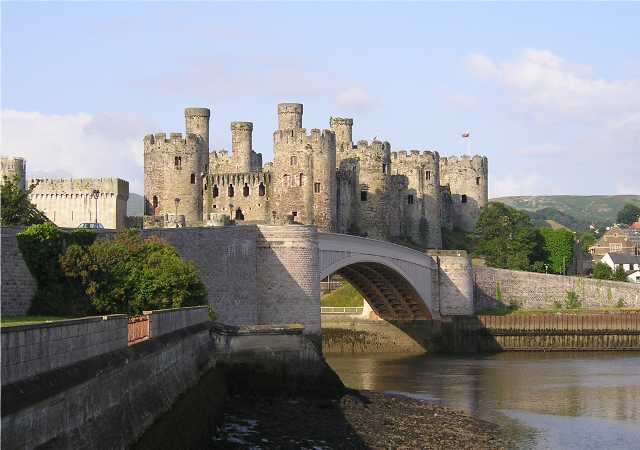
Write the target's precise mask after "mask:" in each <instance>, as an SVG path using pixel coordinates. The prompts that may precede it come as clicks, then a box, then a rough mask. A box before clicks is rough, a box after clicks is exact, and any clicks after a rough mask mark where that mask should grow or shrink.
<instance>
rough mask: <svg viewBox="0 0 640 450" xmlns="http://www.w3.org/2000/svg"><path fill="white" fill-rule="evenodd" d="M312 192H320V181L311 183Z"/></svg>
mask: <svg viewBox="0 0 640 450" xmlns="http://www.w3.org/2000/svg"><path fill="white" fill-rule="evenodd" d="M313 192H315V193H316V194H317V193H319V192H320V183H313Z"/></svg>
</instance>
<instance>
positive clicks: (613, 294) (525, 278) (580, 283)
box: [475, 267, 640, 310]
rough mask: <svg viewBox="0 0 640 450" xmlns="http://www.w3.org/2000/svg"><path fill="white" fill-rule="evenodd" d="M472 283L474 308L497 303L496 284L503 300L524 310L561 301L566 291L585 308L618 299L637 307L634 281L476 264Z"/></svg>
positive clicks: (639, 293)
mask: <svg viewBox="0 0 640 450" xmlns="http://www.w3.org/2000/svg"><path fill="white" fill-rule="evenodd" d="M475 286H476V292H475V294H476V295H475V298H476V310H480V309H483V308H490V307H494V306H495V305H496V304H497V300H498V299H497V298H496V297H497V295H496V292H497V290H498V286H499V290H500V296H501V297H502V302H503V303H506V304H518V305H520V307H522V308H527V309H535V308H552V307H553V306H554V302H560V303H564V301H565V300H566V299H567V291H570V290H573V291H575V292H576V294H578V300H579V301H580V302H582V306H585V307H591V308H596V307H603V306H609V307H610V306H615V305H616V303H617V302H618V300H619V299H622V300H623V302H624V305H625V306H626V307H633V308H638V307H640V285H639V284H635V283H622V282H616V281H604V280H596V279H591V278H581V277H565V276H562V275H547V274H543V273H531V272H519V271H515V270H505V269H493V268H489V267H476V268H475Z"/></svg>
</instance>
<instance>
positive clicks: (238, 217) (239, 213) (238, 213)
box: [236, 208, 244, 220]
mask: <svg viewBox="0 0 640 450" xmlns="http://www.w3.org/2000/svg"><path fill="white" fill-rule="evenodd" d="M236 220H244V214H242V210H241V209H240V208H238V209H236Z"/></svg>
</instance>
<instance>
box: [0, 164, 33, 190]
mask: <svg viewBox="0 0 640 450" xmlns="http://www.w3.org/2000/svg"><path fill="white" fill-rule="evenodd" d="M5 177H6V179H7V180H9V181H13V180H14V179H16V178H17V180H18V188H20V189H21V190H23V191H24V190H26V188H27V185H26V183H27V162H26V161H25V159H24V158H20V157H12V156H2V157H0V185H1V184H4V180H5Z"/></svg>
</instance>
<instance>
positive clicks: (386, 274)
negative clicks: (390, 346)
mask: <svg viewBox="0 0 640 450" xmlns="http://www.w3.org/2000/svg"><path fill="white" fill-rule="evenodd" d="M318 247H319V253H320V279H321V280H323V279H325V278H326V277H327V276H329V275H331V274H334V273H337V274H340V275H341V276H343V277H344V278H345V279H346V280H347V281H349V282H350V283H351V284H352V285H353V286H354V287H355V288H356V289H358V290H359V291H360V292H361V293H362V294H363V296H364V297H365V298H366V299H367V301H368V302H369V305H370V306H371V308H372V309H373V310H374V311H375V312H376V313H377V314H378V315H379V316H380V317H381V318H383V319H385V320H428V319H432V318H433V319H439V318H440V307H439V306H440V305H439V301H438V298H437V289H436V287H437V286H436V285H437V280H438V278H437V275H438V267H437V264H436V262H435V261H434V259H433V258H432V257H431V256H428V255H425V254H423V253H420V252H418V251H415V250H412V249H410V248H407V247H403V246H401V245H396V244H392V243H390V242H386V241H379V240H375V239H367V238H362V237H357V236H351V235H346V234H336V233H318Z"/></svg>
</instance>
